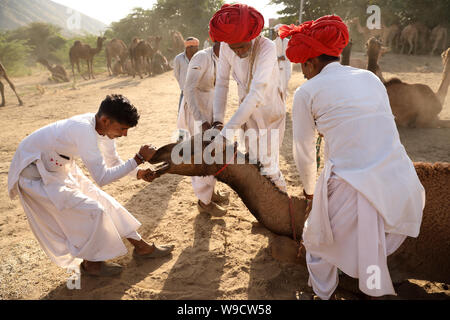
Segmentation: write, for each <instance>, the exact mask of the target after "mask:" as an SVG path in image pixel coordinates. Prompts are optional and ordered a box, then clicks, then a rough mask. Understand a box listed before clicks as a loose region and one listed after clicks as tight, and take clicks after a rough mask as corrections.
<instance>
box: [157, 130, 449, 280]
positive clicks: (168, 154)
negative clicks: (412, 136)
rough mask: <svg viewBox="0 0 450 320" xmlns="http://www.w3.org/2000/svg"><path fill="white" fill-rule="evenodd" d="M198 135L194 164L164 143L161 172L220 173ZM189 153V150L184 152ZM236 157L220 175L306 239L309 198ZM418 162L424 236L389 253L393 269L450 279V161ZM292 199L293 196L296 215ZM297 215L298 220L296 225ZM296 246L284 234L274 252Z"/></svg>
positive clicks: (292, 257)
mask: <svg viewBox="0 0 450 320" xmlns="http://www.w3.org/2000/svg"><path fill="white" fill-rule="evenodd" d="M196 138H200V139H201V137H198V136H197V137H196V136H194V137H192V138H191V139H190V140H187V141H184V142H182V144H183V145H188V144H190V145H191V149H190V150H192V151H191V155H187V159H189V160H190V163H191V164H186V161H184V162H185V163H181V164H174V163H173V162H172V151H173V149H174V147H175V146H176V144H169V145H166V146H163V147H161V148H159V149H158V151H157V152H156V154H155V156H154V157H153V158H152V160H151V163H153V164H157V163H163V165H162V166H161V167H160V168H159V169H158V170H157V172H158V173H159V174H160V175H162V174H166V173H172V174H178V175H185V176H206V175H215V174H216V173H217V172H219V170H220V169H222V168H223V164H216V163H212V164H205V163H202V164H193V163H194V151H193V150H195V148H194V140H195V139H196ZM206 145H207V143H206V142H203V145H202V148H201V149H200V150H199V149H197V150H198V151H203V150H204V148H205V147H206ZM202 149H203V150H202ZM183 150H186V149H183ZM226 150H227V151H224V154H223V159H227V162H231V161H232V160H233V154H234V150H235V146H234V145H232V144H230V145H228V146H227V147H226ZM226 155H228V157H227V156H226ZM185 156H186V155H183V158H184V157H185ZM189 156H190V157H189ZM184 159H186V158H184ZM236 159H237V160H236V161H234V162H233V164H230V165H229V166H227V167H226V168H225V169H224V170H223V171H222V172H221V173H220V174H219V175H217V176H216V178H217V180H219V181H221V182H223V183H225V184H227V185H228V186H230V187H231V188H232V189H233V190H234V191H235V192H236V193H237V194H238V196H239V197H240V198H241V199H242V201H243V203H244V204H245V205H246V207H247V208H248V209H249V211H250V213H251V214H252V215H253V216H254V217H255V218H256V219H257V220H258V222H259V223H261V224H262V225H263V226H264V227H266V228H267V229H268V230H270V231H272V232H274V233H275V234H277V235H280V236H287V237H290V238H292V237H293V233H294V230H295V234H296V238H297V239H300V237H301V235H302V230H303V224H304V221H305V214H306V213H305V211H306V202H305V199H304V198H302V197H300V198H297V197H289V195H288V194H286V193H284V192H281V191H280V190H279V189H278V188H277V187H276V186H275V185H274V184H273V183H272V182H271V181H270V180H269V179H268V178H266V177H265V176H262V175H261V173H260V166H259V165H255V164H251V163H249V158H248V155H244V154H242V153H240V152H237V153H236ZM237 161H240V162H237ZM236 163H242V164H236ZM414 165H415V168H416V172H417V174H418V176H419V179H420V181H421V183H422V185H423V186H424V188H425V191H426V206H425V209H424V212H423V220H422V224H421V229H420V234H419V237H418V238H408V239H407V240H405V242H404V243H403V244H402V246H401V247H400V248H399V249H398V250H397V251H396V252H395V254H393V255H391V256H390V257H389V259H388V264H389V267H390V269H391V272H393V273H395V276H393V277H392V278H393V279H398V280H400V279H404V277H405V276H406V277H414V278H415V279H428V280H431V279H432V280H433V281H444V282H446V283H448V282H449V281H450V273H449V272H448V270H450V246H449V245H448V244H449V243H450V233H449V232H448V230H449V229H450V216H449V215H450V206H449V205H450V203H449V202H448V199H447V196H448V193H449V192H450V164H449V163H436V164H429V163H415V164H414ZM289 199H291V201H292V208H293V210H292V212H293V217H292V218H291V213H290V212H291V211H290V209H289V206H290V205H289ZM291 219H293V220H294V227H293V225H292V222H291V221H292V220H291ZM296 248H297V244H296V243H295V242H294V241H292V240H288V239H286V238H280V241H279V242H278V243H277V242H275V243H274V244H273V247H272V254H273V256H274V257H276V258H279V259H281V260H283V261H290V262H295V261H296ZM286 255H287V256H286Z"/></svg>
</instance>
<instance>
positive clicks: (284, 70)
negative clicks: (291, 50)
mask: <svg viewBox="0 0 450 320" xmlns="http://www.w3.org/2000/svg"><path fill="white" fill-rule="evenodd" d="M274 42H275V45H276V47H277V57H278V58H280V57H284V60H278V67H279V68H280V86H281V90H283V97H284V99H285V100H286V97H287V90H288V85H289V80H290V79H291V74H292V63H291V61H289V59H288V58H287V57H286V48H287V45H288V42H289V39H287V38H285V39H281V38H280V37H277V38H276V39H275V40H274Z"/></svg>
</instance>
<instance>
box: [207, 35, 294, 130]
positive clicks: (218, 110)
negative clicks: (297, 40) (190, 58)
mask: <svg viewBox="0 0 450 320" xmlns="http://www.w3.org/2000/svg"><path fill="white" fill-rule="evenodd" d="M254 43H255V39H254V40H252V46H253V45H254ZM249 68H250V55H249V56H248V57H246V58H243V59H241V58H239V57H238V56H237V55H236V54H235V53H234V52H233V50H231V49H230V47H229V45H228V44H226V43H223V44H222V45H221V46H220V54H219V63H218V67H217V79H216V88H215V92H214V107H213V108H214V121H220V122H222V123H223V121H224V117H225V108H226V103H227V94H228V89H229V79H230V73H232V75H233V79H234V80H236V82H237V84H238V95H239V101H240V105H239V108H238V110H237V111H236V112H235V114H234V115H233V116H232V118H231V119H230V121H228V123H227V124H226V125H225V126H224V130H226V129H239V128H240V127H241V126H242V125H243V124H244V123H245V122H246V121H247V120H248V119H249V118H250V117H252V118H253V119H254V120H255V122H256V123H257V124H258V127H259V128H268V127H269V126H270V124H271V123H274V122H276V121H279V120H280V118H282V117H284V116H285V112H286V106H285V104H284V102H283V99H282V91H281V88H280V83H279V76H280V75H279V68H278V62H277V51H276V47H275V44H274V43H273V42H272V41H271V40H269V39H267V38H265V37H261V38H260V41H259V48H258V51H257V53H256V58H255V61H254V64H253V80H252V82H251V85H250V90H249V93H248V95H246V92H247V84H248V79H249V74H250V72H249Z"/></svg>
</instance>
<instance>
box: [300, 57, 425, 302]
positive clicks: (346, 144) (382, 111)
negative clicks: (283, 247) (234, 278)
mask: <svg viewBox="0 0 450 320" xmlns="http://www.w3.org/2000/svg"><path fill="white" fill-rule="evenodd" d="M292 118H293V136H294V138H293V139H294V159H295V162H296V165H297V168H298V170H299V173H300V178H301V180H302V182H303V185H304V188H305V191H306V192H307V193H308V194H313V193H314V201H313V208H312V211H311V213H310V215H309V217H308V219H307V221H306V223H305V227H304V231H303V240H304V242H305V247H306V249H307V250H308V251H310V252H314V255H316V256H319V257H320V258H322V259H324V260H326V261H328V262H330V263H332V264H334V265H338V266H345V265H348V257H349V256H352V255H358V252H354V251H352V249H351V248H348V246H347V245H346V243H345V241H341V240H340V238H339V236H337V235H336V233H335V232H333V230H334V229H335V228H337V227H336V226H337V225H339V224H341V223H343V222H342V221H343V220H342V218H333V217H332V209H331V202H330V203H329V201H330V193H329V190H328V183H329V179H330V177H332V176H333V175H336V176H337V177H339V179H341V180H342V181H344V182H345V183H346V184H348V186H350V187H351V188H350V189H351V190H353V189H354V190H355V191H356V193H357V195H358V197H362V198H363V199H365V200H367V204H369V205H370V206H371V207H373V212H377V213H378V214H379V215H380V217H381V219H382V221H381V222H382V223H381V222H380V220H378V221H379V222H380V223H378V224H376V225H373V224H369V226H367V225H363V226H362V227H360V226H359V225H360V224H364V223H363V221H364V220H363V219H361V218H360V221H359V223H358V228H366V229H364V230H366V231H365V233H366V234H367V233H369V231H368V230H369V229H370V226H372V227H373V228H377V226H378V230H383V233H384V232H385V233H387V234H394V235H403V236H411V237H417V235H418V234H419V229H420V224H421V220H422V212H423V208H424V204H425V191H424V188H423V186H422V185H421V183H420V181H419V178H418V177H417V174H416V171H415V169H414V166H413V164H412V162H411V160H410V159H409V157H408V155H407V154H406V151H405V149H404V147H403V145H402V144H401V142H400V138H399V134H398V131H397V128H396V126H395V121H394V117H393V115H392V111H391V108H390V105H389V98H388V96H387V92H386V89H385V87H384V85H383V83H382V82H381V81H380V80H379V79H378V78H377V77H376V76H375V75H374V74H373V73H371V72H369V71H366V70H361V69H356V68H352V67H348V66H342V65H341V64H339V63H338V62H334V63H330V64H328V65H327V66H326V67H325V68H324V69H323V70H322V71H321V72H320V74H318V75H317V76H315V77H314V78H312V79H310V80H308V81H307V82H306V83H305V84H303V85H302V86H301V87H300V88H298V89H297V91H296V93H295V96H294V105H293V110H292ZM316 128H317V130H318V131H319V133H321V134H322V135H323V136H324V138H325V141H326V150H325V154H326V159H325V166H324V169H323V172H322V174H321V176H320V177H319V179H318V181H317V184H316V183H315V180H316V172H317V169H316V155H315V129H316ZM314 185H315V186H314ZM350 189H349V190H350ZM345 194H349V191H348V192H344V193H343V194H341V196H343V197H345ZM348 197H351V195H348ZM358 208H359V206H358ZM361 210H364V209H361ZM361 210H360V209H358V210H355V211H354V215H358V217H361V215H362V214H365V213H362V212H360V211H361ZM333 211H334V212H336V211H339V208H336V206H334V208H333ZM366 211H367V209H366ZM338 216H339V215H338ZM346 219H349V218H348V217H347V218H346ZM367 221H368V220H367ZM367 228H369V229H367ZM349 232H350V231H349ZM353 232H357V230H356V228H354V229H353ZM341 239H342V238H341ZM356 239H358V241H359V242H358V243H359V244H360V246H362V248H363V249H364V248H365V249H367V250H372V251H369V252H370V254H369V256H371V257H375V256H377V257H378V254H379V253H378V251H377V250H378V248H379V246H378V244H377V243H375V244H374V243H371V244H370V241H369V242H368V243H369V244H368V243H366V244H362V242H361V241H362V240H363V239H360V238H356ZM371 239H372V241H377V239H376V238H373V237H372V238H371ZM366 240H367V239H366ZM332 246H334V250H332V251H328V252H327V250H328V249H327V248H330V247H332ZM338 248H339V249H338ZM359 249H360V250H361V248H359ZM337 250H341V251H342V252H345V251H348V252H349V253H348V254H347V255H343V254H342V255H339V257H334V256H333V258H331V253H330V252H333V253H335V252H336V251H337ZM349 250H350V251H349ZM374 250H375V251H374ZM384 253H385V254H386V251H384ZM355 259H356V258H355ZM380 267H381V266H380ZM381 268H382V267H381ZM382 269H383V268H382ZM386 270H387V267H386ZM342 271H344V272H346V273H349V274H350V275H351V276H356V275H355V273H354V272H353V271H354V270H353V271H351V270H347V271H346V270H345V269H343V270H342ZM363 272H366V270H362V269H360V270H358V272H356V274H357V275H361V274H362V273H363ZM384 289H385V291H384V292H385V293H384V294H386V292H390V291H389V288H384Z"/></svg>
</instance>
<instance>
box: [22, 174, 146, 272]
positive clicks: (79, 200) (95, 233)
mask: <svg viewBox="0 0 450 320" xmlns="http://www.w3.org/2000/svg"><path fill="white" fill-rule="evenodd" d="M80 173H81V171H80ZM65 182H66V185H59V186H57V188H55V186H46V185H44V183H43V181H42V179H40V178H38V177H30V176H28V177H24V176H23V175H21V176H20V178H19V196H20V202H21V204H22V206H23V208H24V211H25V214H26V216H27V218H28V222H29V225H30V228H31V230H32V231H33V234H34V235H35V237H36V239H37V240H38V242H39V244H40V245H41V247H42V249H43V250H44V252H45V253H46V254H47V255H48V256H49V258H50V259H51V260H52V261H53V262H54V263H56V264H57V265H58V266H60V267H64V268H68V267H77V266H78V265H79V264H80V263H81V261H82V260H83V259H84V260H89V261H104V260H109V259H113V258H116V257H118V256H121V255H124V254H126V253H127V249H126V247H125V245H124V243H123V242H122V239H121V238H122V237H124V238H132V239H135V240H138V241H139V240H141V236H140V235H139V234H138V233H137V231H136V230H137V229H138V228H139V227H140V226H141V224H140V223H139V221H137V220H136V219H135V218H134V217H133V216H132V215H131V214H130V213H129V212H128V211H127V210H126V209H125V208H124V207H123V206H122V205H120V204H119V203H118V202H117V201H116V200H115V199H114V198H112V197H111V196H110V195H108V194H107V193H105V192H104V191H102V190H100V189H99V188H98V187H97V186H95V185H94V184H93V183H92V182H91V181H90V180H89V179H88V178H87V177H85V176H84V175H83V176H80V175H77V176H76V177H74V175H73V172H72V173H71V174H70V175H69V177H67V179H66V180H65ZM55 197H59V198H60V199H63V201H61V203H64V207H62V208H57V207H56V206H55V204H54V202H53V201H52V200H51V199H54V198H55Z"/></svg>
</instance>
